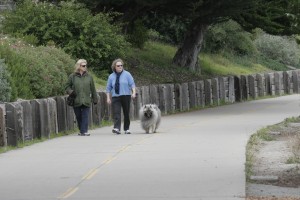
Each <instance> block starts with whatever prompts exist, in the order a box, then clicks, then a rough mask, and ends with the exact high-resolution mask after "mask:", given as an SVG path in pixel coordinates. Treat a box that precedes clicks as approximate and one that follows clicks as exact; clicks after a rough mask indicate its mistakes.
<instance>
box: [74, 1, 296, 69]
mask: <svg viewBox="0 0 300 200" xmlns="http://www.w3.org/2000/svg"><path fill="white" fill-rule="evenodd" d="M78 1H81V2H83V3H86V4H87V5H88V6H89V7H90V8H91V9H93V10H94V11H95V12H101V10H103V9H114V10H117V11H119V12H122V13H124V15H122V16H121V20H122V21H123V22H126V23H125V24H128V25H130V24H131V23H132V22H133V21H134V20H136V19H137V18H140V17H142V16H145V15H147V14H149V13H152V12H154V13H160V15H161V17H162V18H166V16H177V17H182V18H183V19H185V20H186V21H188V22H189V24H188V26H187V29H186V31H185V37H184V39H183V41H182V43H180V46H179V48H178V50H177V52H176V54H175V56H174V58H173V63H174V64H175V65H177V66H180V67H184V68H188V69H190V70H192V71H199V62H198V55H199V52H200V50H201V46H202V43H203V38H204V36H205V32H206V30H207V28H208V27H209V26H210V25H213V24H216V23H219V22H221V21H226V20H228V19H233V20H235V21H236V22H238V23H239V24H240V25H241V26H242V27H243V29H245V30H247V31H251V30H253V29H255V28H261V29H263V30H264V31H265V32H267V33H269V34H274V35H291V34H297V33H299V32H300V26H299V20H300V12H299V2H298V0H289V1H282V0H270V1H267V2H266V1H265V0H248V1H244V0H226V1H224V0H201V1H199V0H188V1H175V0H164V1H160V0H153V1H147V0H141V1H136V0H126V1H125V0H110V1H103V0H78ZM246 48H247V47H246Z"/></svg>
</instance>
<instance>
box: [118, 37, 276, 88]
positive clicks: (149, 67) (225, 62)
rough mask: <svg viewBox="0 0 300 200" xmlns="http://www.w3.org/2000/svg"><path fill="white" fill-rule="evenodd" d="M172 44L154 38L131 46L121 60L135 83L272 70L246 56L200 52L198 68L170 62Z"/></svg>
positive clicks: (177, 81) (174, 81)
mask: <svg viewBox="0 0 300 200" xmlns="http://www.w3.org/2000/svg"><path fill="white" fill-rule="evenodd" d="M175 52H176V48H175V47H173V46H171V45H166V44H162V43H157V42H148V43H147V44H146V46H145V48H144V49H142V50H140V49H132V51H131V52H128V57H127V58H126V59H124V60H125V62H126V63H125V69H126V70H128V71H130V73H131V74H132V75H133V76H134V78H135V81H136V84H137V85H138V86H142V85H149V84H159V83H183V82H190V81H196V80H203V79H207V78H211V77H218V76H227V75H241V74H243V75H246V74H254V73H263V72H269V71H272V69H270V68H268V67H266V66H263V65H261V64H259V63H255V62H252V61H251V60H250V59H243V58H235V57H231V58H230V57H229V58H228V57H225V56H223V55H219V54H216V55H213V54H201V55H200V65H201V72H200V73H195V72H191V71H189V70H187V69H182V68H179V67H175V66H172V64H171V62H172V58H173V56H174V54H175Z"/></svg>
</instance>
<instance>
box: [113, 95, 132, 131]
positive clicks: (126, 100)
mask: <svg viewBox="0 0 300 200" xmlns="http://www.w3.org/2000/svg"><path fill="white" fill-rule="evenodd" d="M130 102H131V96H130V95H124V96H119V97H113V98H112V110H113V119H114V128H117V129H119V130H121V108H122V109H123V115H124V131H127V130H129V126H130V118H129V112H130Z"/></svg>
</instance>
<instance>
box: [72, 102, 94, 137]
mask: <svg viewBox="0 0 300 200" xmlns="http://www.w3.org/2000/svg"><path fill="white" fill-rule="evenodd" d="M73 109H74V113H75V116H76V120H77V124H78V128H79V130H80V133H81V134H83V133H87V132H88V127H89V114H90V107H87V106H84V105H82V106H79V107H73Z"/></svg>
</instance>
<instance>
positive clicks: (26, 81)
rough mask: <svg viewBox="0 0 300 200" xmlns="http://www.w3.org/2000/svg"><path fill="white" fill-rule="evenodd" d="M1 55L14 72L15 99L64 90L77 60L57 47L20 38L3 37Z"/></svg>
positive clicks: (53, 93)
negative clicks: (33, 44) (30, 42)
mask: <svg viewBox="0 0 300 200" xmlns="http://www.w3.org/2000/svg"><path fill="white" fill-rule="evenodd" d="M0 58H2V59H5V64H6V65H7V69H8V70H9V72H10V74H11V79H10V85H11V87H12V92H11V96H12V98H11V100H15V99H16V98H23V99H32V98H44V97H49V96H56V95H62V94H64V83H65V82H66V80H67V77H68V75H69V74H70V73H71V72H72V71H73V70H74V68H73V67H74V64H75V61H74V60H73V59H71V57H70V56H69V55H67V54H66V53H65V52H64V51H63V50H61V49H57V48H54V47H45V46H40V47H33V46H31V45H27V44H24V43H23V42H22V41H20V40H12V39H9V38H7V37H2V38H1V45H0Z"/></svg>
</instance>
